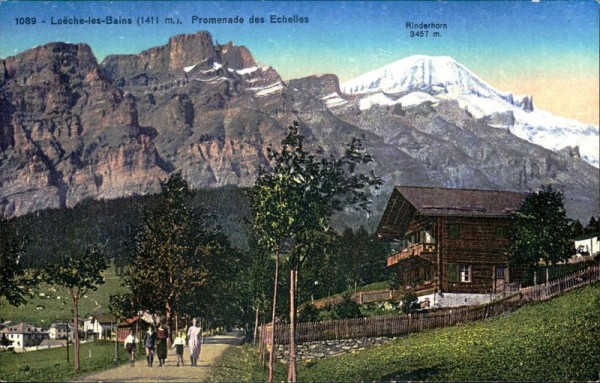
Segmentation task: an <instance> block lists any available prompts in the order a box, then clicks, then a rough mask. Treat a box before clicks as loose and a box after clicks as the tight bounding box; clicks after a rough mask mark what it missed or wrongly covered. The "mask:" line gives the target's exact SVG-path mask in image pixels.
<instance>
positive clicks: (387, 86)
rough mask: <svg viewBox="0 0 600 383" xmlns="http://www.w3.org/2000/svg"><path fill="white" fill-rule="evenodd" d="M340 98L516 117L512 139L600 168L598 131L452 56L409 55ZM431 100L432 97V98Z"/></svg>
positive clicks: (347, 85)
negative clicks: (505, 88) (570, 152)
mask: <svg viewBox="0 0 600 383" xmlns="http://www.w3.org/2000/svg"><path fill="white" fill-rule="evenodd" d="M340 89H341V91H342V94H343V95H345V96H347V97H348V96H351V97H348V98H356V97H357V98H358V100H357V103H358V107H359V108H360V109H361V110H363V111H364V110H368V109H370V108H371V107H373V106H375V105H383V106H390V105H395V104H402V105H403V106H404V107H411V106H415V105H417V104H419V103H423V102H432V103H433V102H436V101H439V100H454V101H458V103H459V105H460V106H461V107H462V108H464V109H465V110H467V111H468V112H469V113H470V114H471V115H472V116H473V117H475V118H484V117H487V116H492V115H494V114H496V113H502V114H504V113H509V114H512V115H513V116H514V122H513V123H511V124H510V126H508V125H506V126H504V125H503V126H496V127H498V128H507V129H509V130H510V131H511V132H512V133H513V134H514V135H516V136H518V137H520V138H522V139H524V140H527V141H529V142H532V143H534V144H537V145H540V146H542V147H545V148H547V149H551V150H555V151H558V150H561V149H563V148H565V147H567V146H571V147H578V148H579V150H580V152H581V157H582V159H584V160H585V161H587V162H589V163H591V164H592V165H594V166H596V167H598V166H599V155H600V154H599V144H598V141H599V138H598V137H599V133H598V126H597V125H591V124H584V123H580V122H577V121H574V120H569V119H566V118H562V117H558V116H554V115H552V114H551V113H548V112H545V111H542V110H534V107H533V98H532V97H531V96H514V95H513V94H512V93H509V92H501V91H498V90H496V89H494V87H492V86H491V85H490V84H488V83H486V82H485V81H484V80H482V79H481V78H480V77H478V76H477V75H476V74H475V73H473V72H472V71H470V70H469V69H468V68H466V67H465V66H464V65H462V64H460V63H459V62H457V61H456V60H454V59H453V58H452V57H448V56H424V55H415V56H410V57H407V58H404V59H401V60H398V61H396V62H393V63H391V64H389V65H386V66H384V67H382V68H379V69H376V70H373V71H370V72H367V73H365V74H363V75H360V76H358V77H356V78H353V79H351V80H348V81H346V82H344V83H342V84H340ZM428 96H429V97H428Z"/></svg>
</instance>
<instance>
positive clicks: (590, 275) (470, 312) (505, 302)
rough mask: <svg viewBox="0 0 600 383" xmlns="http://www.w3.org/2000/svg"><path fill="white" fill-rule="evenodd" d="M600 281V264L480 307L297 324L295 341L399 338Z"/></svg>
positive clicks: (283, 339)
mask: <svg viewBox="0 0 600 383" xmlns="http://www.w3.org/2000/svg"><path fill="white" fill-rule="evenodd" d="M599 280H600V265H598V266H591V267H589V268H587V269H584V270H580V271H578V272H576V273H573V274H571V275H568V276H566V277H564V278H561V279H558V280H554V281H551V282H549V283H548V284H542V285H537V286H533V287H528V288H525V289H521V290H520V291H519V292H517V293H515V294H512V295H508V296H506V297H505V298H503V299H500V300H496V301H493V302H490V303H487V304H484V305H479V306H465V307H457V308H448V309H440V310H436V311H431V312H426V313H416V314H400V315H388V316H377V317H370V318H355V319H339V320H331V321H323V322H305V323H298V324H297V327H296V341H297V342H298V343H304V342H314V341H323V340H334V339H350V338H363V337H377V336H397V335H404V334H409V333H414V332H420V331H423V330H430V329H434V328H439V327H448V326H455V325H457V324H460V323H468V322H473V321H477V320H481V319H484V318H488V317H492V316H496V315H500V314H502V313H504V312H508V311H512V310H515V309H517V308H519V307H521V306H523V305H525V304H527V303H529V302H538V301H544V300H547V299H550V298H552V297H555V296H557V295H560V294H563V293H565V292H568V291H571V290H574V289H576V288H579V287H583V286H585V285H589V284H591V283H593V282H596V281H599ZM271 331H272V326H271V325H270V324H268V325H266V326H263V327H261V328H260V335H261V342H263V343H265V344H270V343H271ZM274 342H275V344H288V343H289V325H288V324H277V325H276V326H275V334H274Z"/></svg>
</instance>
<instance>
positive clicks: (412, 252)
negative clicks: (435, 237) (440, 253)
mask: <svg viewBox="0 0 600 383" xmlns="http://www.w3.org/2000/svg"><path fill="white" fill-rule="evenodd" d="M436 250H437V248H436V244H435V243H416V244H414V245H412V246H410V247H407V248H406V249H404V250H402V251H400V252H398V253H396V254H394V255H392V256H390V257H388V259H387V265H388V267H389V266H392V265H395V264H396V263H398V262H400V261H402V260H405V259H409V258H411V257H418V256H422V255H433V254H435V252H436Z"/></svg>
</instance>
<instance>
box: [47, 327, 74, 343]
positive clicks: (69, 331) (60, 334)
mask: <svg viewBox="0 0 600 383" xmlns="http://www.w3.org/2000/svg"><path fill="white" fill-rule="evenodd" d="M67 335H68V336H69V339H71V340H73V326H72V325H70V324H67V323H52V324H51V325H50V328H49V329H48V336H49V337H50V339H67Z"/></svg>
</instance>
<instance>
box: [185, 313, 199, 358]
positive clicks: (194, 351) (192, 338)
mask: <svg viewBox="0 0 600 383" xmlns="http://www.w3.org/2000/svg"><path fill="white" fill-rule="evenodd" d="M199 322H200V321H198V320H197V319H195V318H194V319H193V320H192V325H191V326H190V328H188V331H187V336H188V344H189V346H190V361H191V363H192V367H195V366H196V363H197V362H198V359H199V358H200V348H201V347H202V329H201V328H200V327H199V326H198V324H199Z"/></svg>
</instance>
